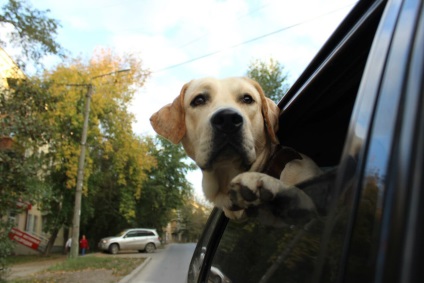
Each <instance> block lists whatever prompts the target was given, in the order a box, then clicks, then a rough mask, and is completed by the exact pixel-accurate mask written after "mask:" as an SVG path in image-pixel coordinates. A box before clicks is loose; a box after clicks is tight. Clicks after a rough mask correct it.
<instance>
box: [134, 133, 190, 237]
mask: <svg viewBox="0 0 424 283" xmlns="http://www.w3.org/2000/svg"><path fill="white" fill-rule="evenodd" d="M148 145H149V152H150V155H151V156H153V157H154V158H156V160H157V166H156V167H154V168H153V169H152V170H151V171H150V173H149V177H148V179H147V180H146V182H145V183H144V184H143V190H142V193H141V196H140V198H139V199H138V200H137V201H136V202H137V211H136V213H137V218H136V223H135V224H136V225H137V226H139V227H151V228H156V229H157V230H158V232H160V231H162V228H163V227H165V226H166V224H167V223H168V222H169V220H171V218H172V213H173V211H174V210H175V209H179V208H181V207H183V206H184V203H185V200H186V199H187V198H188V197H189V196H191V194H192V188H191V186H190V183H189V182H188V181H187V179H186V177H185V176H186V174H187V172H188V171H189V170H194V169H195V165H194V164H193V163H191V162H190V161H188V160H187V156H186V154H185V151H184V150H183V148H182V146H181V145H174V144H172V143H170V142H169V141H167V140H166V139H164V138H162V137H160V136H156V138H155V139H154V140H150V141H149V143H148Z"/></svg>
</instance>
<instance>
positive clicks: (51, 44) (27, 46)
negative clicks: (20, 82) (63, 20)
mask: <svg viewBox="0 0 424 283" xmlns="http://www.w3.org/2000/svg"><path fill="white" fill-rule="evenodd" d="M49 12H50V11H49V10H46V11H40V10H37V9H34V8H33V7H31V6H30V5H29V4H27V3H26V1H25V0H9V2H7V3H6V4H5V5H4V6H3V7H2V9H1V12H0V26H2V27H5V28H7V30H10V32H8V33H7V39H8V42H6V41H5V40H4V39H0V45H3V46H6V45H7V44H8V43H9V44H12V46H14V47H17V48H20V49H21V50H22V56H23V58H20V60H18V65H19V66H20V67H21V68H23V67H25V61H26V60H28V59H29V60H31V61H32V62H33V63H36V64H39V62H40V58H41V57H43V56H45V55H48V54H53V55H60V56H62V57H63V56H64V52H63V50H62V47H61V46H60V45H59V44H58V43H57V42H56V40H55V36H56V34H57V29H58V28H59V27H60V25H59V22H58V21H57V20H55V19H52V18H49V17H48V13H49ZM10 27H11V29H9V28H10ZM18 59H19V58H18Z"/></svg>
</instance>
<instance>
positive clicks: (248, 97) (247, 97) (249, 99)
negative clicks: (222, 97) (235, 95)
mask: <svg viewBox="0 0 424 283" xmlns="http://www.w3.org/2000/svg"><path fill="white" fill-rule="evenodd" d="M241 102H243V103H245V104H252V103H253V102H255V101H254V100H253V98H252V96H251V95H250V94H244V95H243V97H242V98H241Z"/></svg>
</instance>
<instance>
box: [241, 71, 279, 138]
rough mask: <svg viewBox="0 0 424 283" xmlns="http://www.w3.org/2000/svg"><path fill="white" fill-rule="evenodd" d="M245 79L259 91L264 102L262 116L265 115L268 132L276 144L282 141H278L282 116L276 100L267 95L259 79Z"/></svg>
mask: <svg viewBox="0 0 424 283" xmlns="http://www.w3.org/2000/svg"><path fill="white" fill-rule="evenodd" d="M245 79H247V80H248V81H249V82H250V83H251V84H252V85H253V86H254V87H255V88H256V90H257V91H258V92H259V94H260V96H261V102H262V116H263V117H264V121H265V127H266V130H267V133H268V135H269V137H270V138H271V141H272V142H273V143H274V144H279V143H280V142H279V141H278V138H277V136H276V133H277V131H278V118H279V116H280V108H279V107H278V105H277V104H276V103H275V102H274V101H272V100H271V99H270V98H268V97H266V96H265V93H264V91H263V90H262V87H261V86H260V84H259V83H258V82H257V81H255V80H252V79H250V78H245Z"/></svg>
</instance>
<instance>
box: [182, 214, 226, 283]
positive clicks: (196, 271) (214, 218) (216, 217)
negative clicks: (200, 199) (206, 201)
mask: <svg viewBox="0 0 424 283" xmlns="http://www.w3.org/2000/svg"><path fill="white" fill-rule="evenodd" d="M222 214H223V213H222V211H221V210H219V209H217V208H215V209H214V210H213V211H212V213H211V215H210V216H209V219H208V223H207V224H206V226H205V230H204V231H203V235H202V237H201V239H200V241H199V242H198V244H197V246H196V250H195V251H194V253H193V258H192V260H191V263H190V267H189V271H188V276H187V282H188V283H195V282H198V279H199V276H200V273H201V269H202V266H203V262H204V260H205V255H206V251H209V250H211V251H212V249H211V245H212V244H213V243H211V238H212V236H213V235H214V234H215V233H217V231H216V229H215V228H216V227H217V223H218V222H220V221H221V222H222V220H223V218H224V216H223V215H222ZM225 222H226V221H225ZM218 232H219V231H218ZM218 282H219V281H218ZM222 282H225V281H222Z"/></svg>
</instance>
